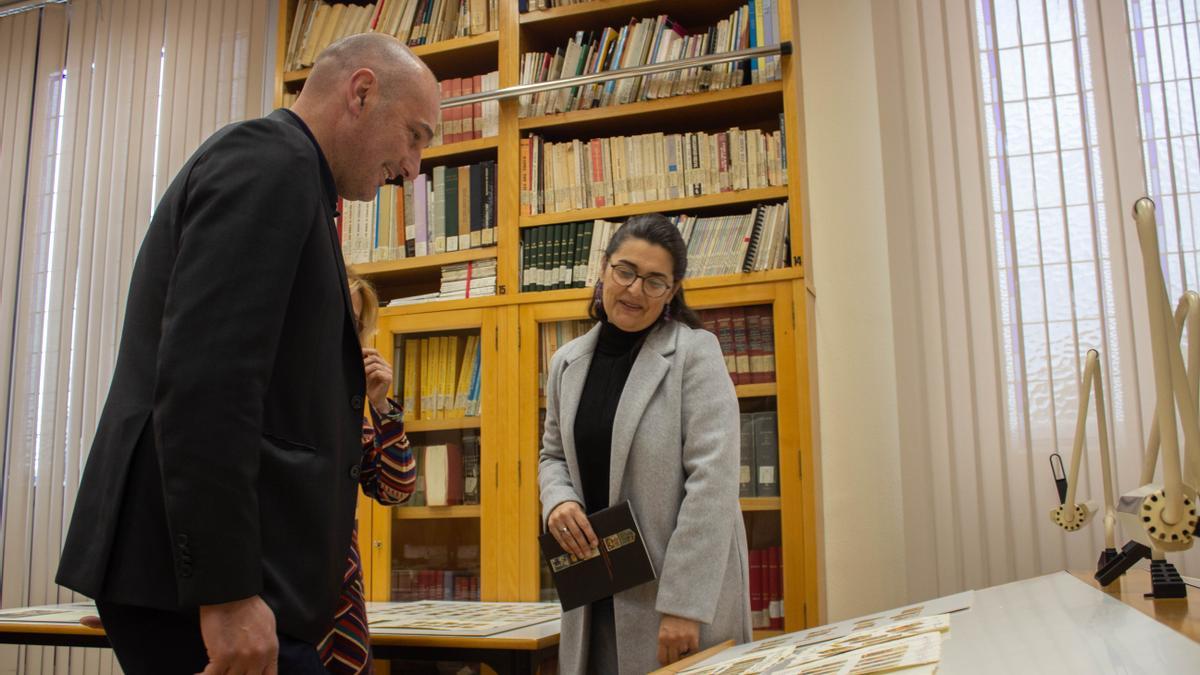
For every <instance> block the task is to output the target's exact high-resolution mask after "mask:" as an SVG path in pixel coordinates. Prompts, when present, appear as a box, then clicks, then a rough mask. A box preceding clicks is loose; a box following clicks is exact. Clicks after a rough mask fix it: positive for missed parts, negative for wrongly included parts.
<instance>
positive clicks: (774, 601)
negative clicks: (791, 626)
mask: <svg viewBox="0 0 1200 675" xmlns="http://www.w3.org/2000/svg"><path fill="white" fill-rule="evenodd" d="M767 551H768V553H769V555H768V558H770V575H769V577H770V581H769V582H768V584H767V588H768V589H769V596H768V597H769V598H770V600H769V603H768V607H769V612H768V613H769V615H770V619H771V628H772V629H773V630H783V565H782V563H783V549H782V548H780V547H779V546H772V547H771V548H769V549H767Z"/></svg>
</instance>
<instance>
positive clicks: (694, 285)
mask: <svg viewBox="0 0 1200 675" xmlns="http://www.w3.org/2000/svg"><path fill="white" fill-rule="evenodd" d="M803 276H804V274H803V271H802V269H801V268H800V267H784V268H781V269H777V270H767V271H765V272H748V273H745V274H723V275H719V276H712V277H697V278H695V279H685V280H684V281H683V289H684V290H685V291H694V290H700V289H702V288H705V289H707V288H740V287H744V286H746V285H747V284H768V283H774V282H777V281H786V280H792V279H801V278H803ZM590 297H592V289H590V288H565V289H562V290H557V291H527V292H525V293H521V294H519V295H518V296H517V298H518V299H517V302H520V303H534V302H539V303H540V302H562V301H564V300H565V301H579V302H583V301H584V300H587V299H588V298H590ZM745 386H753V387H762V386H768V385H745ZM769 386H771V387H774V385H769ZM773 395H774V394H747V396H773Z"/></svg>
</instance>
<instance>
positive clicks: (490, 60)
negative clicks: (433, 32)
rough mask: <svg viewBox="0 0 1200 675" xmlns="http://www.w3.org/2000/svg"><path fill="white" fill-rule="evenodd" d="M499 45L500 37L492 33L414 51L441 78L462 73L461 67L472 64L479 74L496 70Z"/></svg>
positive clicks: (436, 44)
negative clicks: (452, 73) (451, 73)
mask: <svg viewBox="0 0 1200 675" xmlns="http://www.w3.org/2000/svg"><path fill="white" fill-rule="evenodd" d="M499 44H500V33H499V32H498V31H491V32H489V33H482V34H480V35H472V36H469V37H460V38H454V39H452V40H443V41H441V42H434V43H432V44H428V45H421V46H419V47H413V48H412V51H413V53H414V54H416V55H417V56H419V57H421V60H422V61H424V62H425V63H426V64H428V65H429V68H430V69H431V70H433V72H434V73H436V74H437V76H438V77H439V78H441V77H450V76H451V75H449V74H448V73H450V72H455V73H458V72H460V71H461V70H462V64H471V65H472V66H474V67H475V72H479V73H486V72H489V71H492V70H495V69H496V58H497V53H498V49H499Z"/></svg>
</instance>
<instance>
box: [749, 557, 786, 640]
mask: <svg viewBox="0 0 1200 675" xmlns="http://www.w3.org/2000/svg"><path fill="white" fill-rule="evenodd" d="M750 622H751V625H752V626H753V627H754V628H755V629H758V630H762V629H770V630H783V548H782V547H779V546H770V547H767V548H756V549H751V550H750Z"/></svg>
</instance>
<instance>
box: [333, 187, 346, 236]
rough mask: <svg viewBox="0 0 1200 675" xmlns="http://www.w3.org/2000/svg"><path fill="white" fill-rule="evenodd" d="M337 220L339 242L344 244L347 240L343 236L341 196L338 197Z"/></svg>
mask: <svg viewBox="0 0 1200 675" xmlns="http://www.w3.org/2000/svg"><path fill="white" fill-rule="evenodd" d="M335 220H336V222H337V233H338V243H340V244H344V243H346V240H345V239H344V238H343V237H342V198H341V197H338V205H337V218H336V219H335Z"/></svg>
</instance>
